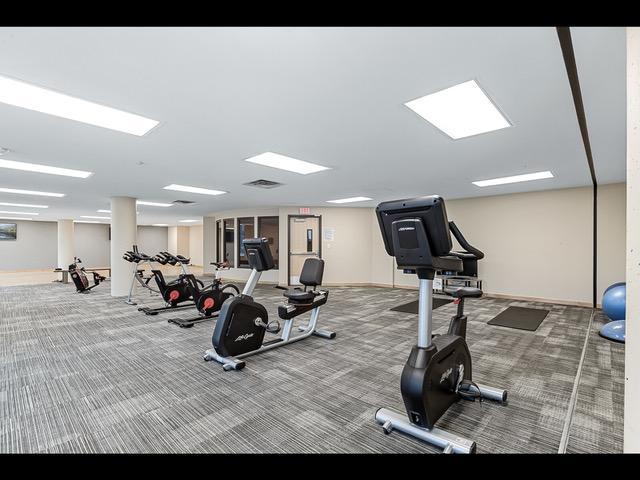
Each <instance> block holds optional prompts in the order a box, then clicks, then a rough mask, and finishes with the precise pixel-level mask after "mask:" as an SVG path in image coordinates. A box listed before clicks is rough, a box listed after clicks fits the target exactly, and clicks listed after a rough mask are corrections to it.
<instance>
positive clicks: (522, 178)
mask: <svg viewBox="0 0 640 480" xmlns="http://www.w3.org/2000/svg"><path fill="white" fill-rule="evenodd" d="M544 178H553V174H552V173H551V172H549V171H546V172H536V173H527V174H525V175H515V176H513V177H501V178H492V179H491V180H479V181H477V182H472V183H473V184H474V185H476V186H478V187H491V186H494V185H504V184H506V183H518V182H530V181H531V180H542V179H544Z"/></svg>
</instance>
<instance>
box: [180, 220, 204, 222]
mask: <svg viewBox="0 0 640 480" xmlns="http://www.w3.org/2000/svg"><path fill="white" fill-rule="evenodd" d="M178 221H179V222H180V223H194V222H199V221H200V220H178Z"/></svg>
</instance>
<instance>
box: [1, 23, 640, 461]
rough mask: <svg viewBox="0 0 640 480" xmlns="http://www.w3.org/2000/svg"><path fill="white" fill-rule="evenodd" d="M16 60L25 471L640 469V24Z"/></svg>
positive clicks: (7, 423)
mask: <svg viewBox="0 0 640 480" xmlns="http://www.w3.org/2000/svg"><path fill="white" fill-rule="evenodd" d="M0 44H2V45H3V48H2V51H3V53H2V57H3V61H2V62H1V66H0V69H1V70H0V147H2V148H1V150H0V217H1V218H0V365H1V368H2V376H1V377H0V379H1V381H0V452H2V453H434V454H439V453H454V454H458V453H478V454H487V453H488V454H491V453H622V452H640V427H639V426H640V409H639V408H638V405H639V404H640V401H639V400H640V323H639V319H638V316H639V315H640V314H639V311H640V309H639V304H638V302H639V301H640V300H639V298H640V296H639V290H640V250H639V249H637V248H636V249H634V248H633V245H638V244H639V243H638V242H639V241H640V220H639V219H640V215H638V213H640V212H639V211H638V208H639V207H638V205H640V169H639V166H640V130H638V129H636V128H634V127H633V125H634V124H635V125H637V123H638V121H640V63H639V62H638V58H639V56H640V29H638V28H624V27H606V28H604V27H602V28H601V27H579V28H578V27H571V28H569V27H557V28H556V27H529V28H521V27H518V28H515V27H514V28H507V27H474V28H470V27H446V28H445V27H439V28H435V27H421V28H402V27H393V28H392V27H384V28H382V27H379V28H364V27H295V28H294V27H261V28H258V27H246V28H239V27H210V28H204V27H202V28H190V27H175V28H174V27H172V28H169V27H162V28H147V27H110V28H90V27H86V28H84V27H83V28H80V27H64V28H63V27H52V28H44V27H15V28H14V27H3V28H0ZM523 52H526V54H523ZM627 289H628V290H629V291H630V295H628V296H627V295H626V290H627ZM627 299H628V300H629V302H630V306H629V308H626V300H627ZM628 316H631V318H630V319H629V318H628ZM636 347H638V348H637V349H636Z"/></svg>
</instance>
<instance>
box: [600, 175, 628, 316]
mask: <svg viewBox="0 0 640 480" xmlns="http://www.w3.org/2000/svg"><path fill="white" fill-rule="evenodd" d="M626 194H627V190H626V184H625V183H614V184H611V185H600V186H599V187H598V293H597V295H598V304H599V303H600V302H601V301H602V294H603V293H604V291H605V289H606V288H607V287H608V286H609V285H611V284H612V283H616V282H624V281H625V268H626V267H625V251H626V214H627V208H626V207H627V204H626V203H627V195H626Z"/></svg>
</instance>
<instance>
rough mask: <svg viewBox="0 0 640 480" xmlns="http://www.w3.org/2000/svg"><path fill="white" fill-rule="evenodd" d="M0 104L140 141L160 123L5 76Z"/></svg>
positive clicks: (0, 85) (1, 78) (0, 92)
mask: <svg viewBox="0 0 640 480" xmlns="http://www.w3.org/2000/svg"><path fill="white" fill-rule="evenodd" d="M0 102H2V103H6V104H8V105H13V106H16V107H21V108H26V109H28V110H35V111H36V112H41V113H47V114H49V115H54V116H56V117H62V118H67V119H69V120H75V121H77V122H82V123H88V124H90V125H95V126H97V127H103V128H108V129H110V130H117V131H119V132H124V133H130V134H132V135H137V136H139V137H140V136H142V135H144V134H145V133H147V132H148V131H149V130H151V129H152V128H153V127H155V126H156V125H158V123H159V122H158V121H157V120H151V119H150V118H145V117H142V116H140V115H135V114H133V113H129V112H123V111H122V110H117V109H115V108H111V107H106V106H104V105H99V104H97V103H93V102H89V101H87V100H81V99H79V98H76V97H71V96H69V95H65V94H64V93H59V92H55V91H53V90H49V89H46V88H42V87H38V86H36V85H31V84H29V83H25V82H21V81H20V80H14V79H12V78H7V77H2V76H0Z"/></svg>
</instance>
